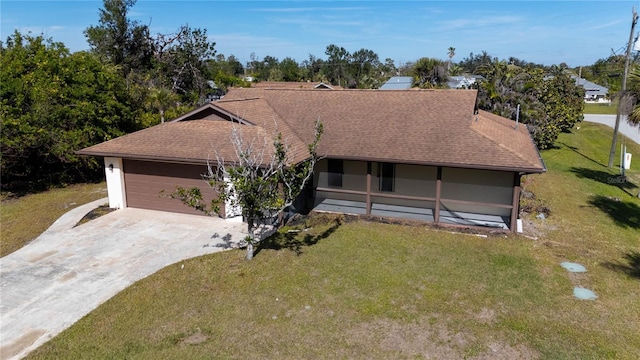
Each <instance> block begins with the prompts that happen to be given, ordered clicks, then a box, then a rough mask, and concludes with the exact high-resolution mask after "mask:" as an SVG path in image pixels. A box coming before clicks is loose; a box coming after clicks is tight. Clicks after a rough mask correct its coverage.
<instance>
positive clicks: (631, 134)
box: [584, 114, 640, 144]
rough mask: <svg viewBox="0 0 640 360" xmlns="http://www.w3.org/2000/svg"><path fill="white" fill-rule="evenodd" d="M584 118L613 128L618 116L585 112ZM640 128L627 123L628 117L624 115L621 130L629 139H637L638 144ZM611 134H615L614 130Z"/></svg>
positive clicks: (621, 120)
mask: <svg viewBox="0 0 640 360" xmlns="http://www.w3.org/2000/svg"><path fill="white" fill-rule="evenodd" d="M584 120H585V121H589V122H594V123H598V124H604V125H608V126H609V127H610V128H612V129H613V127H614V126H615V124H616V116H615V115H597V114H584ZM639 130H640V128H638V127H637V126H636V127H633V126H631V125H629V123H627V117H626V116H624V117H623V118H621V119H620V128H619V130H618V131H619V132H620V133H622V134H624V136H626V137H627V139H631V140H633V141H635V142H636V143H637V144H640V132H639ZM611 136H613V132H612V133H611Z"/></svg>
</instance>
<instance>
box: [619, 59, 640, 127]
mask: <svg viewBox="0 0 640 360" xmlns="http://www.w3.org/2000/svg"><path fill="white" fill-rule="evenodd" d="M627 96H628V97H629V98H630V100H631V101H632V104H633V106H631V107H630V110H629V112H628V114H629V116H628V117H627V121H628V122H629V124H631V125H633V126H638V125H640V102H639V101H638V100H640V67H638V65H635V66H634V67H633V68H632V69H631V72H630V73H629V89H628V90H627ZM618 106H623V104H622V101H621V104H619V105H618Z"/></svg>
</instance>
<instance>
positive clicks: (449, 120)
mask: <svg viewBox="0 0 640 360" xmlns="http://www.w3.org/2000/svg"><path fill="white" fill-rule="evenodd" d="M476 96H477V94H476V91H475V90H419V91H409V90H397V91H396V90H387V91H379V90H343V91H315V90H300V89H297V90H292V89H288V90H287V89H255V88H252V89H232V90H231V91H230V92H229V93H228V94H227V95H226V96H225V97H224V98H223V99H222V100H220V101H216V102H213V103H211V104H208V105H206V106H205V107H203V109H205V108H206V110H207V111H208V112H209V113H208V114H210V111H211V110H212V109H214V110H215V109H218V110H217V111H220V112H221V113H228V114H233V115H234V116H235V117H237V118H240V119H244V120H246V121H248V122H250V123H251V124H254V125H257V126H251V125H243V126H242V128H248V129H250V130H249V131H251V132H256V134H258V133H259V131H260V130H258V129H260V128H262V129H263V131H264V132H265V133H264V134H266V135H267V136H270V137H271V138H272V137H273V136H275V134H277V133H278V132H281V133H282V134H283V137H284V139H285V140H286V142H287V143H288V144H289V145H291V149H292V155H293V156H292V160H293V161H294V162H295V161H301V160H303V159H304V158H306V156H308V152H307V149H306V145H305V144H308V143H310V142H311V141H312V139H313V129H314V123H315V122H316V121H317V120H318V119H319V120H320V121H322V123H323V124H324V129H325V132H324V135H323V137H322V139H321V141H320V148H319V153H320V154H321V155H324V156H327V157H334V158H343V159H359V160H368V161H389V162H398V163H410V164H425V165H446V166H457V167H471V168H483V169H504V170H514V171H522V172H543V171H544V170H545V168H544V164H543V163H542V161H541V160H540V157H539V154H538V151H537V149H536V147H535V145H534V144H533V141H532V139H531V137H530V135H529V133H528V131H527V130H526V128H525V126H520V127H519V128H518V129H515V126H514V125H515V123H514V122H513V121H511V120H508V119H504V118H502V117H499V116H496V115H492V114H490V113H487V112H484V111H480V112H479V113H478V114H477V115H474V107H475V101H476ZM191 113H194V112H191ZM196 113H197V112H196ZM194 116H195V115H191V116H190V117H189V118H190V119H192V118H194ZM207 116H208V117H207V118H211V116H210V115H207ZM195 117H197V116H195ZM178 120H181V118H179V119H178ZM185 120H186V119H184V118H182V121H179V122H175V123H170V124H165V125H159V126H157V127H159V128H160V129H158V130H154V128H156V127H154V128H150V129H146V130H143V131H140V132H138V133H134V134H130V135H127V136H125V137H122V138H119V139H115V140H112V141H109V142H106V143H103V144H98V145H96V146H93V147H91V148H87V149H84V150H82V151H81V153H82V154H88V155H101V156H123V157H127V156H138V157H139V156H140V155H144V156H149V157H150V158H151V157H153V156H156V158H158V159H184V161H188V160H198V161H202V160H203V159H204V160H206V157H207V155H208V154H211V153H212V149H213V147H214V146H217V147H220V148H219V149H218V151H219V152H223V151H227V150H228V148H227V147H228V145H229V144H230V143H228V141H227V142H225V141H224V140H227V139H229V133H230V129H231V127H230V126H231V125H230V123H228V122H224V121H212V120H194V121H185ZM189 123H193V124H191V125H187V124H189ZM167 125H169V126H167ZM174 125H175V126H174ZM262 136H264V135H262ZM165 141H166V142H167V143H168V144H172V146H163V145H162V143H163V142H165ZM217 147H216V148H217ZM207 149H210V150H209V151H207Z"/></svg>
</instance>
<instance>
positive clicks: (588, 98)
mask: <svg viewBox="0 0 640 360" xmlns="http://www.w3.org/2000/svg"><path fill="white" fill-rule="evenodd" d="M571 78H572V79H573V80H575V82H576V85H578V86H582V87H583V88H584V101H585V102H599V103H607V102H611V100H610V99H609V89H608V88H606V87H604V86H602V85H598V84H596V83H593V82H591V81H589V80H586V79H583V78H579V77H577V76H571Z"/></svg>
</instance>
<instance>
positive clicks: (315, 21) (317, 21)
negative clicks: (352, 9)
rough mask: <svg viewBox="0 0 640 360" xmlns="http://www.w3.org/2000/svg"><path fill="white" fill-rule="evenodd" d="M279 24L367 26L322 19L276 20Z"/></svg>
mask: <svg viewBox="0 0 640 360" xmlns="http://www.w3.org/2000/svg"><path fill="white" fill-rule="evenodd" d="M276 21H277V22H278V23H281V24H293V25H303V26H311V25H320V26H366V25H367V24H366V23H365V22H363V21H354V20H338V19H336V20H322V19H291V18H287V19H279V20H276Z"/></svg>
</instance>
